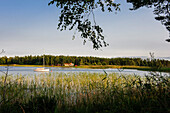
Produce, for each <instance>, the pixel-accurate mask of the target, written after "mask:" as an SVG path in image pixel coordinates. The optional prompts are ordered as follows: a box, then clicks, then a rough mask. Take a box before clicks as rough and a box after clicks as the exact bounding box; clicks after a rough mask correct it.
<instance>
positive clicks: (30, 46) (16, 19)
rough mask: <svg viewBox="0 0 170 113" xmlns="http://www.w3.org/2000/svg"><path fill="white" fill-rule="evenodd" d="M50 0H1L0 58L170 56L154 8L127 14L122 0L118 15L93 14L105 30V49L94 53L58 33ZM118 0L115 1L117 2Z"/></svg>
mask: <svg viewBox="0 0 170 113" xmlns="http://www.w3.org/2000/svg"><path fill="white" fill-rule="evenodd" d="M49 1H50V0H0V50H1V49H4V50H5V51H6V52H5V53H3V54H1V55H0V56H8V57H10V56H25V55H42V54H48V55H69V56H97V57H108V58H111V57H134V56H139V57H140V56H149V52H154V53H155V57H170V52H169V50H170V43H168V42H166V41H165V39H167V38H169V33H168V31H167V30H166V28H165V27H164V26H163V25H162V24H161V22H159V21H156V20H155V19H154V17H155V15H154V14H153V9H152V8H151V9H148V8H140V9H138V10H135V11H130V10H129V8H131V7H132V5H131V4H127V3H126V2H125V1H126V0H121V1H120V3H121V6H120V8H121V11H120V12H118V13H117V14H115V13H108V12H105V13H103V12H101V11H100V9H96V10H95V11H94V13H95V18H96V22H97V24H99V25H100V26H101V27H102V28H103V30H104V36H105V41H106V42H108V43H109V46H108V47H105V48H101V49H99V50H94V49H93V47H92V43H91V42H88V41H87V43H86V44H85V45H83V40H82V38H81V37H80V35H79V34H78V33H76V38H75V39H74V40H72V37H73V35H74V31H68V30H67V31H58V30H57V24H58V17H59V14H60V9H58V8H56V7H55V5H51V6H48V3H49ZM117 1H118V0H117Z"/></svg>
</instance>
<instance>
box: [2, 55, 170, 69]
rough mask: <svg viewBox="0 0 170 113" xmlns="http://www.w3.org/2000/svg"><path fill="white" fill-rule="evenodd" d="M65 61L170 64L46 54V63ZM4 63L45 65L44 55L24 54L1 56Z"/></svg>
mask: <svg viewBox="0 0 170 113" xmlns="http://www.w3.org/2000/svg"><path fill="white" fill-rule="evenodd" d="M64 63H74V65H121V66H123V65H132V66H150V67H155V66H156V67H167V66H168V65H169V64H170V61H168V60H160V59H152V60H151V59H149V58H148V59H141V58H99V57H91V56H90V57H77V56H52V55H45V64H46V65H54V66H56V65H61V66H63V65H64ZM2 64H20V65H43V56H31V55H30V56H24V57H19V56H15V57H9V58H8V57H6V56H5V57H0V65H2Z"/></svg>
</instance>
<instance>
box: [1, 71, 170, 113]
mask: <svg viewBox="0 0 170 113" xmlns="http://www.w3.org/2000/svg"><path fill="white" fill-rule="evenodd" d="M4 79H5V76H3V75H2V76H0V86H1V89H0V99H1V100H2V97H3V91H4V90H3V88H6V95H5V98H6V100H5V102H3V103H2V104H1V106H0V112H6V113H7V112H10V113H20V112H21V113H23V112H25V113H42V112H43V113H44V112H45V113H61V112H66V113H67V112H69V113H70V112H73V113H76V112H77V113H86V112H87V113H89V112H92V113H94V112H111V113H114V112H115V113H116V112H121V113H124V112H131V113H133V112H134V113H136V112H139V113H140V112H141V113H144V112H148V113H150V112H153V113H155V112H160V113H161V112H164V113H165V112H170V107H169V106H170V89H169V88H170V82H169V80H170V77H169V76H166V75H163V76H162V75H160V74H153V75H151V76H143V77H141V76H134V75H120V74H116V73H109V74H107V73H87V72H79V73H67V74H65V73H50V74H39V75H28V76H25V77H23V76H22V75H17V76H10V77H8V78H7V80H6V83H7V84H6V86H5V87H3V81H4Z"/></svg>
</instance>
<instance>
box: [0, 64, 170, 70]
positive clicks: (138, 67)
mask: <svg viewBox="0 0 170 113" xmlns="http://www.w3.org/2000/svg"><path fill="white" fill-rule="evenodd" d="M0 66H12V67H43V66H42V65H19V64H10V65H0ZM45 67H62V68H86V69H108V68H111V69H136V70H140V71H158V72H170V68H168V67H162V68H153V67H147V66H129V65H124V66H120V65H80V66H48V65H46V66H45Z"/></svg>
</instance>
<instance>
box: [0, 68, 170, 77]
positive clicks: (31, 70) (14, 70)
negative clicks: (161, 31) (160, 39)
mask: <svg viewBox="0 0 170 113" xmlns="http://www.w3.org/2000/svg"><path fill="white" fill-rule="evenodd" d="M36 68H38V67H11V66H10V67H8V69H9V71H8V72H9V74H13V75H19V74H22V75H35V74H36V75H37V74H41V72H34V69H36ZM47 68H49V69H50V72H49V73H55V72H63V73H68V72H72V73H75V72H89V73H104V71H106V72H107V73H120V70H118V69H111V68H109V69H82V68H74V67H73V68H61V67H47ZM0 71H3V72H6V71H7V67H5V66H0ZM149 73H150V72H148V71H139V70H135V69H124V70H121V74H127V75H128V74H133V75H134V74H135V75H141V76H144V75H148V74H149ZM2 74H3V73H0V75H2ZM162 74H167V75H170V74H169V73H162Z"/></svg>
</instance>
